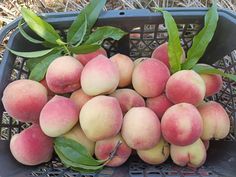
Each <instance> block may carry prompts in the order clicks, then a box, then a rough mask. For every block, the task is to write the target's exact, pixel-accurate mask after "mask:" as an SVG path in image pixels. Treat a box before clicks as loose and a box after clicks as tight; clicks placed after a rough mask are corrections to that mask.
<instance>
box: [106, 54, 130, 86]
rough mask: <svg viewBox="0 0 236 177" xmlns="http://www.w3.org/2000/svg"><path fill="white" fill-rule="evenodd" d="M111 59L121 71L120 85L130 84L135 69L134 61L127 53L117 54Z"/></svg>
mask: <svg viewBox="0 0 236 177" xmlns="http://www.w3.org/2000/svg"><path fill="white" fill-rule="evenodd" d="M110 59H111V61H112V62H114V63H115V64H116V65H117V67H118V69H119V73H120V81H119V85H118V86H119V87H125V86H129V85H130V84H131V80H132V73H133V70H134V62H133V61H132V60H131V58H129V57H128V56H126V55H122V54H119V53H118V54H116V55H114V56H112V57H111V58H110Z"/></svg>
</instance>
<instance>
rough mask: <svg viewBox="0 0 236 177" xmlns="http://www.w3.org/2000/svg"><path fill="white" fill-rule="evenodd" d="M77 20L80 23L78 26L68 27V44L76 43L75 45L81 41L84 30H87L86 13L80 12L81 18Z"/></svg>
mask: <svg viewBox="0 0 236 177" xmlns="http://www.w3.org/2000/svg"><path fill="white" fill-rule="evenodd" d="M79 22H80V23H81V24H80V28H78V29H76V28H75V27H74V26H73V27H74V28H71V29H69V31H68V33H67V41H68V42H69V43H70V44H76V45H77V46H78V45H79V44H81V43H82V41H83V39H84V36H85V34H86V31H87V27H88V21H87V17H86V14H84V13H83V14H81V19H80V21H79ZM72 35H73V36H72Z"/></svg>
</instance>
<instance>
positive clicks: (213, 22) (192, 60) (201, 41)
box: [182, 1, 219, 69]
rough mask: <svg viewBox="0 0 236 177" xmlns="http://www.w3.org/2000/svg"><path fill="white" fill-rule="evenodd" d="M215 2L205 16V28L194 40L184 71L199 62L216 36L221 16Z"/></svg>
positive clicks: (183, 67)
mask: <svg viewBox="0 0 236 177" xmlns="http://www.w3.org/2000/svg"><path fill="white" fill-rule="evenodd" d="M213 2H214V3H213V5H212V6H211V8H210V9H209V10H208V12H207V13H206V15H205V19H204V27H203V28H202V30H201V31H200V32H199V33H198V34H197V35H196V36H194V38H193V44H192V46H191V48H190V49H189V50H188V53H187V60H186V61H185V62H184V63H183V64H182V69H191V68H192V67H193V66H194V65H195V64H196V63H197V62H198V61H199V59H200V58H201V57H202V56H203V54H204V52H205V50H206V48H207V46H208V44H209V43H210V41H211V40H212V38H213V36H214V33H215V30H216V27H217V22H218V19H219V15H218V12H217V5H216V2H215V1H213Z"/></svg>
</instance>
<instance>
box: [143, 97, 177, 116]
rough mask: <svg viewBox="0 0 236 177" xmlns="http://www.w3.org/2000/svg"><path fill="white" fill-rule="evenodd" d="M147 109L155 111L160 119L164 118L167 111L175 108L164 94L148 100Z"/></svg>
mask: <svg viewBox="0 0 236 177" xmlns="http://www.w3.org/2000/svg"><path fill="white" fill-rule="evenodd" d="M146 104H147V107H148V108H150V109H151V110H153V111H154V112H155V113H156V115H157V117H158V118H159V119H161V118H162V116H163V114H164V113H165V111H166V110H167V109H168V108H169V107H171V106H173V103H172V102H171V101H170V100H169V99H168V98H167V97H166V95H165V94H164V93H163V94H161V95H160V96H157V97H153V98H148V99H147V100H146Z"/></svg>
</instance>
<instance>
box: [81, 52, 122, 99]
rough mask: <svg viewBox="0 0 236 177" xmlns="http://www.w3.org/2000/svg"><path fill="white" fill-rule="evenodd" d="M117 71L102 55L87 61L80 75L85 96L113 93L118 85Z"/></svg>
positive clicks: (113, 64)
mask: <svg viewBox="0 0 236 177" xmlns="http://www.w3.org/2000/svg"><path fill="white" fill-rule="evenodd" d="M119 79H120V77H119V70H118V68H117V66H116V65H115V63H113V62H112V61H111V60H109V59H108V58H107V57H105V56H103V55H98V56H97V57H95V58H94V59H93V60H91V61H89V62H88V63H87V64H86V65H85V67H84V69H83V71H82V74H81V86H82V89H83V91H84V93H86V94H87V95H90V96H96V95H99V94H107V93H111V92H113V91H114V90H115V89H116V88H117V86H118V84H119Z"/></svg>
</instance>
